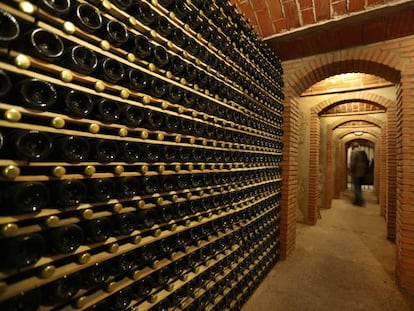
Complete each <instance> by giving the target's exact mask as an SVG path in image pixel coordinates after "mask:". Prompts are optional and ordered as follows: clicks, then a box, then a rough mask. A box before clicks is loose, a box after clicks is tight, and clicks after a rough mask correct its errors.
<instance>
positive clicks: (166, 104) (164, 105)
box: [161, 101, 169, 110]
mask: <svg viewBox="0 0 414 311" xmlns="http://www.w3.org/2000/svg"><path fill="white" fill-rule="evenodd" d="M168 106H169V104H168V103H167V102H166V101H163V102H162V103H161V108H162V109H164V110H165V109H168Z"/></svg>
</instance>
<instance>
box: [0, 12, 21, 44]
mask: <svg viewBox="0 0 414 311" xmlns="http://www.w3.org/2000/svg"><path fill="white" fill-rule="evenodd" d="M0 25H1V26H2V31H1V32H0V47H5V46H8V45H9V44H10V43H11V42H12V41H14V40H16V39H17V38H18V37H19V34H20V25H19V23H18V21H17V20H16V18H15V17H14V16H13V15H11V14H10V13H8V12H6V11H3V10H0Z"/></svg>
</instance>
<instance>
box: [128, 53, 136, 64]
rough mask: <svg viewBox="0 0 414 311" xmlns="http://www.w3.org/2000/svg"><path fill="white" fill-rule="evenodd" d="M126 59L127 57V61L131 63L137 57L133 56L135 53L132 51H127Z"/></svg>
mask: <svg viewBox="0 0 414 311" xmlns="http://www.w3.org/2000/svg"><path fill="white" fill-rule="evenodd" d="M127 59H128V61H129V62H131V63H133V62H135V60H136V59H137V58H136V57H135V55H134V54H132V53H128V55H127Z"/></svg>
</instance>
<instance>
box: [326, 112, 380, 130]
mask: <svg viewBox="0 0 414 311" xmlns="http://www.w3.org/2000/svg"><path fill="white" fill-rule="evenodd" d="M350 121H364V122H367V123H370V124H373V125H376V126H378V127H380V128H382V127H384V126H385V123H384V122H383V121H382V120H380V119H378V118H375V117H372V116H370V115H363V116H360V115H354V116H347V117H343V118H341V119H339V120H336V121H335V122H333V123H331V124H329V128H330V129H332V130H335V129H336V128H338V127H339V126H341V125H342V124H344V123H347V122H350Z"/></svg>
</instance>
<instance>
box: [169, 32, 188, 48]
mask: <svg viewBox="0 0 414 311" xmlns="http://www.w3.org/2000/svg"><path fill="white" fill-rule="evenodd" d="M171 40H172V42H174V43H175V45H177V46H178V47H180V48H185V47H186V46H187V44H188V39H187V37H186V35H185V34H184V32H183V31H182V30H181V29H180V28H178V27H176V28H174V29H173V31H172V33H171Z"/></svg>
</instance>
